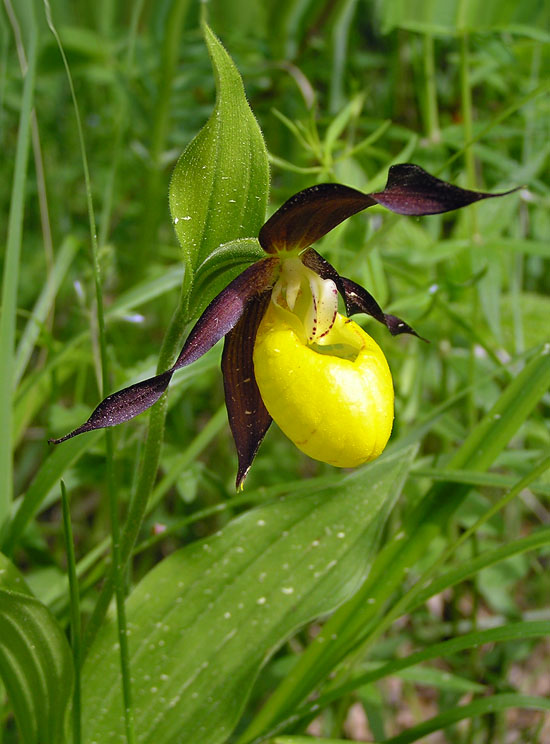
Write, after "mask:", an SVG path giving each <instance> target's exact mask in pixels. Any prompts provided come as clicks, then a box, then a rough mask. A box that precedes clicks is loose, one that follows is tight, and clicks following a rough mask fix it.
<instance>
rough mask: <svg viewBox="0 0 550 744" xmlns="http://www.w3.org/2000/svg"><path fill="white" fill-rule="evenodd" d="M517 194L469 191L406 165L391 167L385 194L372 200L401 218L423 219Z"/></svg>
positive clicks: (418, 167) (377, 195)
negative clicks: (414, 216) (427, 216)
mask: <svg viewBox="0 0 550 744" xmlns="http://www.w3.org/2000/svg"><path fill="white" fill-rule="evenodd" d="M514 191H517V189H511V190H510V191H504V192H502V193H500V194H487V193H484V192H483V191H469V190H468V189H461V188H459V187H458V186H453V185H452V184H450V183H447V182H446V181H442V180H441V179H439V178H436V177H435V176H432V175H430V174H429V173H427V172H426V171H425V170H424V169H423V168H421V167H420V166H419V165H414V164H413V163H402V164H400V165H392V166H391V168H390V170H389V173H388V182H387V183H386V188H385V189H384V191H380V192H378V193H375V194H370V197H371V198H372V199H373V200H374V201H375V202H376V203H377V204H381V205H382V206H384V207H386V208H387V209H390V210H391V211H392V212H396V213H397V214H408V215H417V216H420V215H426V214H440V213H442V212H451V211H452V210H453V209H460V208H461V207H466V206H468V204H472V203H473V202H476V201H480V199H492V198H493V197H496V196H506V194H511V193H513V192H514Z"/></svg>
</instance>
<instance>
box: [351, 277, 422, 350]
mask: <svg viewBox="0 0 550 744" xmlns="http://www.w3.org/2000/svg"><path fill="white" fill-rule="evenodd" d="M340 279H341V281H342V283H343V285H344V301H345V303H346V312H347V313H348V315H355V314H356V313H366V314H367V315H370V316H371V317H373V318H374V319H375V320H377V321H378V322H379V323H383V324H384V325H385V326H386V328H387V329H388V331H389V332H390V333H391V335H392V336H399V335H400V334H401V333H409V334H411V335H412V336H416V337H417V338H419V339H421V340H422V341H426V342H427V343H429V342H428V341H427V339H425V338H422V336H419V335H418V333H417V332H416V331H415V330H414V328H411V326H410V325H408V323H405V321H404V320H401V318H398V317H397V316H395V315H388V314H387V313H385V312H384V311H383V310H382V308H381V307H380V305H379V304H378V303H377V302H376V300H375V299H374V297H373V296H372V295H371V294H370V293H369V292H367V290H366V289H365V288H364V287H362V286H361V285H360V284H356V283H355V282H352V281H351V279H346V277H344V276H342V277H340Z"/></svg>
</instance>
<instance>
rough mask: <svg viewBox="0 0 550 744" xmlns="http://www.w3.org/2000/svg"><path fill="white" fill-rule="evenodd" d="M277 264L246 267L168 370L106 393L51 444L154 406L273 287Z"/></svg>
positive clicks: (268, 260) (267, 261) (211, 307)
mask: <svg viewBox="0 0 550 744" xmlns="http://www.w3.org/2000/svg"><path fill="white" fill-rule="evenodd" d="M276 267H277V259H276V258H264V259H261V260H260V261H258V262H257V263H255V264H253V265H252V266H249V267H248V268H246V269H245V270H244V271H243V272H242V273H241V274H239V276H238V277H237V278H236V279H234V280H233V281H232V282H231V283H230V284H228V285H227V287H226V288H225V289H224V290H223V292H220V294H219V295H218V296H217V297H215V298H214V299H213V300H212V302H211V303H210V305H208V307H207V308H206V310H205V311H204V312H203V314H202V315H201V317H200V318H199V319H198V321H197V322H196V324H195V326H194V327H193V329H192V330H191V333H190V334H189V336H188V337H187V340H186V342H185V344H184V345H183V349H182V350H181V353H180V355H179V357H178V359H177V361H176V363H175V364H174V365H173V366H172V367H171V368H170V369H169V370H167V371H166V372H163V373H162V374H160V375H156V376H155V377H151V378H149V379H148V380H143V381H142V382H138V383H137V384H135V385H130V387H127V388H124V389H123V390H119V391H118V392H117V393H113V394H112V395H109V396H107V398H105V400H103V401H102V402H101V403H100V404H99V405H98V407H97V408H96V409H95V411H94V412H93V413H92V415H91V416H90V418H89V419H88V421H86V423H85V424H82V426H79V427H78V428H77V429H75V430H74V431H72V432H71V433H70V434H67V435H66V436H64V437H61V438H60V439H50V440H49V441H50V443H51V444H60V443H61V442H65V441H66V440H67V439H71V438H72V437H76V436H77V434H84V433H85V432H87V431H94V430H95V429H103V428H105V427H107V426H116V425H117V424H122V423H124V422H125V421H129V420H130V419H133V418H135V417H136V416H139V414H140V413H143V412H144V411H146V410H147V409H148V408H150V407H151V406H152V405H154V404H155V403H156V402H157V401H158V400H159V398H160V397H161V396H162V394H163V393H164V391H165V390H166V388H167V387H168V384H169V382H170V380H171V378H172V375H173V374H174V372H175V371H176V370H177V369H181V367H186V366H187V365H188V364H191V363H192V362H195V361H196V360H197V359H199V357H201V356H202V355H203V354H206V352H207V351H209V350H210V349H211V348H212V347H213V346H214V344H216V343H217V342H218V341H219V340H220V339H221V338H223V337H224V336H225V334H226V333H228V332H229V331H230V330H231V329H232V328H233V327H234V326H235V325H236V324H237V323H238V321H239V319H240V317H241V316H242V314H243V312H244V311H245V308H246V307H247V305H248V303H249V302H250V301H251V299H252V298H253V297H255V296H257V295H259V294H261V293H262V292H265V290H266V289H268V288H270V287H272V286H273V283H274V280H275V279H274V277H275V270H276Z"/></svg>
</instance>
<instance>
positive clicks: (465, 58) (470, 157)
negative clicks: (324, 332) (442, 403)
mask: <svg viewBox="0 0 550 744" xmlns="http://www.w3.org/2000/svg"><path fill="white" fill-rule="evenodd" d="M469 55H470V52H469V44H468V35H467V34H466V33H463V34H462V35H461V37H460V97H461V107H462V120H463V124H464V141H465V142H470V140H471V139H472V138H473V109H472V91H471V86H470V56H469ZM464 161H465V165H466V173H467V179H468V181H467V187H468V188H470V189H475V188H476V173H475V157H474V151H473V149H472V148H471V147H467V148H466V150H465V153H464ZM471 207H472V208H471V209H470V210H469V212H468V219H469V230H470V241H471V243H472V247H471V249H470V261H471V271H472V274H475V268H476V267H475V247H474V244H475V243H477V242H478V241H479V237H478V227H477V213H476V205H475V204H472V205H471ZM478 317H479V296H478V293H477V291H476V290H475V289H474V292H473V295H472V305H471V325H472V327H473V328H475V326H476V324H477V322H478ZM476 371H477V359H476V349H475V346H474V344H470V348H469V359H468V379H469V382H470V384H472V383H473V381H474V380H475V377H476ZM467 410H468V424H469V427H470V429H473V428H474V427H475V425H476V420H477V413H476V402H475V396H474V395H473V394H472V395H470V396H469V397H468V402H467Z"/></svg>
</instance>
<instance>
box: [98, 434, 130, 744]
mask: <svg viewBox="0 0 550 744" xmlns="http://www.w3.org/2000/svg"><path fill="white" fill-rule="evenodd" d="M105 446H106V453H107V467H108V468H109V471H110V472H109V473H108V478H107V483H108V490H109V514H110V519H111V554H112V566H113V584H114V592H115V599H116V610H117V611H116V616H117V632H118V643H119V652H120V668H121V674H122V699H123V704H124V723H125V727H126V741H127V742H128V744H134V742H135V740H136V738H135V731H134V712H133V707H132V685H131V677H130V655H129V651H128V634H127V632H126V629H127V628H126V605H125V599H126V592H125V582H124V568H123V566H122V561H121V555H120V524H119V515H118V497H117V490H116V487H115V474H114V472H113V465H114V457H113V449H114V448H113V432H112V431H111V429H107V430H106V431H105Z"/></svg>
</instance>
